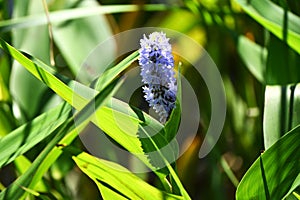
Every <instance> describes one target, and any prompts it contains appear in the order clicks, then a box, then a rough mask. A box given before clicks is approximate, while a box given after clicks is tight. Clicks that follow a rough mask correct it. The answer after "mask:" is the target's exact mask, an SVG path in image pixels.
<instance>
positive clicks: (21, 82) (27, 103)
mask: <svg viewBox="0 0 300 200" xmlns="http://www.w3.org/2000/svg"><path fill="white" fill-rule="evenodd" d="M35 13H44V10H43V5H42V1H37V2H35V1H33V0H28V1H24V2H23V1H20V2H16V3H15V4H14V16H13V18H18V17H22V16H24V15H28V16H31V15H33V14H35ZM12 39H13V40H12V41H13V42H12V43H13V45H14V46H15V47H16V48H18V49H22V50H23V51H26V52H27V53H29V54H32V55H35V56H37V57H39V58H40V59H41V60H43V61H44V62H46V63H49V55H50V53H49V36H48V29H47V26H46V25H44V26H40V27H31V28H29V29H23V30H20V31H18V32H13V35H12ZM36 41H38V42H39V43H40V44H43V45H36ZM32 88H34V90H33V89H32ZM47 89H48V88H47V87H46V86H45V85H43V84H42V83H41V82H40V81H38V80H36V78H34V77H33V76H32V75H31V74H30V73H28V71H26V70H25V69H24V68H23V67H22V66H20V64H19V63H17V62H14V63H13V67H12V71H11V78H10V92H11V94H12V96H13V97H14V101H16V102H17V104H18V105H19V106H20V107H21V110H22V111H23V112H21V114H23V115H22V117H24V118H25V121H27V120H29V119H32V118H33V117H35V116H36V115H37V114H39V113H40V111H41V109H42V107H43V106H45V104H46V99H48V98H49V95H50V94H51V93H49V92H50V91H47ZM45 98H46V99H45Z"/></svg>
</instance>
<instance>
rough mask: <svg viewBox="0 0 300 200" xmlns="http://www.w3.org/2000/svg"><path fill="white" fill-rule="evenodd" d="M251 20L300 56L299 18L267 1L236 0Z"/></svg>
mask: <svg viewBox="0 0 300 200" xmlns="http://www.w3.org/2000/svg"><path fill="white" fill-rule="evenodd" d="M236 1H237V3H238V4H239V5H240V6H241V7H242V8H243V9H244V10H245V11H246V12H247V14H249V15H250V16H251V17H252V18H253V19H255V20H256V21H257V22H258V23H260V24H261V25H262V26H263V27H265V28H266V29H267V30H269V31H270V32H272V33H273V34H274V35H276V36H277V37H278V38H280V39H281V40H284V41H285V40H286V42H287V44H288V45H289V46H290V47H291V48H293V49H294V50H295V51H296V52H298V54H300V18H299V17H298V16H296V15H295V14H293V13H291V12H286V13H285V10H284V9H283V8H281V7H280V6H277V5H276V4H274V3H272V2H271V1H269V0H251V1H249V0H236ZM286 27H287V28H288V29H287V28H286Z"/></svg>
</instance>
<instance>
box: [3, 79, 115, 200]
mask: <svg viewBox="0 0 300 200" xmlns="http://www.w3.org/2000/svg"><path fill="white" fill-rule="evenodd" d="M116 83H117V81H114V82H113V83H112V84H110V85H108V86H107V87H106V88H104V89H103V90H102V91H101V92H99V93H98V94H97V95H96V97H95V98H93V99H92V100H90V101H89V102H88V104H87V105H86V106H85V107H84V108H83V109H81V110H80V111H79V112H78V113H77V114H76V115H74V116H72V117H70V118H68V120H67V121H66V122H65V123H63V124H62V125H61V126H59V127H58V128H57V129H56V130H54V131H53V132H52V135H54V137H53V139H52V140H51V141H50V142H49V143H48V145H47V146H46V147H45V148H44V149H43V151H42V152H41V153H40V154H39V156H38V157H37V158H36V159H35V160H34V162H33V163H32V165H31V167H30V168H29V169H28V170H27V171H26V172H25V173H24V174H23V175H22V176H20V177H19V178H18V179H17V180H16V181H15V182H14V183H13V184H11V185H10V186H9V187H8V188H6V189H5V190H3V191H2V192H1V193H0V199H12V198H14V199H19V198H20V197H21V196H22V195H23V194H24V191H23V190H20V185H21V186H22V187H25V188H28V186H29V185H30V184H32V182H34V181H39V180H37V179H35V180H34V179H32V177H33V176H34V175H35V174H39V173H40V172H39V170H40V171H44V170H43V168H44V165H43V164H46V165H47V164H49V163H45V162H43V161H44V160H45V158H46V157H47V156H49V153H50V152H51V151H52V150H53V148H54V147H55V146H56V145H57V144H58V143H59V142H60V141H61V140H62V139H63V138H64V137H65V136H66V135H67V134H69V133H72V132H74V131H76V130H82V128H84V127H85V126H86V125H87V124H88V123H89V121H90V118H91V116H92V115H94V112H95V110H98V108H100V107H101V106H103V104H104V102H105V101H106V100H107V99H109V98H111V95H112V91H114V92H115V91H116V89H117V88H118V87H119V86H120V84H119V85H117V86H116ZM74 121H76V122H77V123H76V124H75V123H74ZM34 177H36V176H34Z"/></svg>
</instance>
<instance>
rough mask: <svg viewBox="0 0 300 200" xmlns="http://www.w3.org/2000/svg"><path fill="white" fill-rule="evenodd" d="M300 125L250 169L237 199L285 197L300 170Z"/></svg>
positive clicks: (241, 183)
mask: <svg viewBox="0 0 300 200" xmlns="http://www.w3.org/2000/svg"><path fill="white" fill-rule="evenodd" d="M299 137H300V126H297V127H296V128H295V129H293V130H291V131H290V132H289V133H287V134H286V135H285V136H283V137H282V138H280V139H279V140H278V141H277V142H276V143H275V144H274V145H272V146H271V147H270V148H269V149H267V150H266V151H265V152H264V153H263V154H262V155H261V156H260V157H259V158H258V159H257V160H256V161H255V162H254V163H253V165H252V166H251V167H250V168H249V170H248V171H247V172H246V174H245V175H244V177H243V178H242V180H241V182H240V184H239V186H238V188H237V192H236V199H237V200H239V199H262V200H263V199H282V198H283V197H284V196H285V195H286V194H287V193H288V191H289V189H290V188H291V186H292V184H293V183H294V181H295V179H296V177H297V176H298V175H299V173H300V166H299V159H298V158H299V157H300V151H299V148H300V140H299Z"/></svg>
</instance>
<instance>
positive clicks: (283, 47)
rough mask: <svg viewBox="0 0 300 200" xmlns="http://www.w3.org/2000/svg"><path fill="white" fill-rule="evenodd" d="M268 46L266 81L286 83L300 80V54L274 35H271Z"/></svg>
mask: <svg viewBox="0 0 300 200" xmlns="http://www.w3.org/2000/svg"><path fill="white" fill-rule="evenodd" d="M299 45H300V43H299ZM267 48H268V57H267V62H266V78H265V80H266V83H267V84H269V85H275V84H276V85H285V84H290V83H298V82H300V68H299V67H298V66H299V65H300V54H297V53H296V52H295V51H294V50H293V49H291V48H290V47H289V46H288V45H287V44H285V43H284V42H283V41H281V40H279V39H278V38H276V37H275V36H274V35H271V36H270V39H269V44H268V46H267ZM278 49H280V51H279V50H278Z"/></svg>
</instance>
